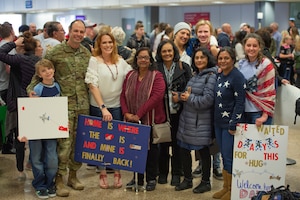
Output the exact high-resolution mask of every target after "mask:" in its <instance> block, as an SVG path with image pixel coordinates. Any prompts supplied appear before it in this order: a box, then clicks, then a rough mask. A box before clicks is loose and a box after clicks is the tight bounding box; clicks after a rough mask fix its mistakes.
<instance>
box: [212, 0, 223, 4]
mask: <svg viewBox="0 0 300 200" xmlns="http://www.w3.org/2000/svg"><path fill="white" fill-rule="evenodd" d="M212 3H214V4H223V3H224V1H213V2H212Z"/></svg>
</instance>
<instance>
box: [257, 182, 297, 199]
mask: <svg viewBox="0 0 300 200" xmlns="http://www.w3.org/2000/svg"><path fill="white" fill-rule="evenodd" d="M289 187H290V186H289V185H287V186H286V187H285V186H279V187H278V188H274V187H273V185H272V186H271V190H270V191H268V192H266V191H259V192H257V195H256V196H253V197H252V198H251V200H275V199H276V200H285V199H288V200H299V199H300V195H299V192H291V191H290V189H289Z"/></svg>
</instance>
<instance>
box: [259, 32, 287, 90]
mask: <svg viewBox="0 0 300 200" xmlns="http://www.w3.org/2000/svg"><path fill="white" fill-rule="evenodd" d="M255 33H256V34H257V35H259V36H260V37H261V39H262V40H263V42H264V48H263V50H262V53H263V55H264V56H266V57H267V58H268V59H269V60H270V61H271V62H272V63H273V67H274V70H275V76H276V79H277V80H276V81H275V87H276V88H277V86H279V85H281V84H290V82H289V81H288V80H287V79H284V78H283V77H282V76H280V75H279V72H278V67H277V64H276V62H275V59H274V57H273V56H272V55H271V52H270V45H271V41H272V37H271V35H270V34H269V32H268V31H267V30H266V29H265V28H261V29H258V30H257V31H255ZM287 36H288V34H287Z"/></svg>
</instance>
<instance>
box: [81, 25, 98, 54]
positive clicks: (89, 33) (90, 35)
mask: <svg viewBox="0 0 300 200" xmlns="http://www.w3.org/2000/svg"><path fill="white" fill-rule="evenodd" d="M84 25H85V36H84V39H83V41H82V42H81V44H82V45H83V46H85V47H86V48H87V49H88V50H89V51H90V52H92V50H93V49H94V45H95V40H96V36H97V29H96V27H97V24H96V23H94V22H91V21H90V20H84Z"/></svg>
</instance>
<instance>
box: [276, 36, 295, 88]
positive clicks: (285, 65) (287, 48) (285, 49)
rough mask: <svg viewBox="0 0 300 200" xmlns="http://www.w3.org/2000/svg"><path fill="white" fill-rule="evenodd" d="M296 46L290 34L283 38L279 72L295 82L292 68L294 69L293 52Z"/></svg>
mask: <svg viewBox="0 0 300 200" xmlns="http://www.w3.org/2000/svg"><path fill="white" fill-rule="evenodd" d="M293 50H294V47H293V46H292V37H291V36H290V35H286V36H285V37H283V38H282V44H281V46H280V53H279V59H280V70H279V74H280V76H282V77H283V78H284V79H286V80H288V81H290V82H291V83H294V81H293V80H292V79H294V77H292V76H291V75H292V72H291V71H292V70H294V68H293V65H294V54H293Z"/></svg>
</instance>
